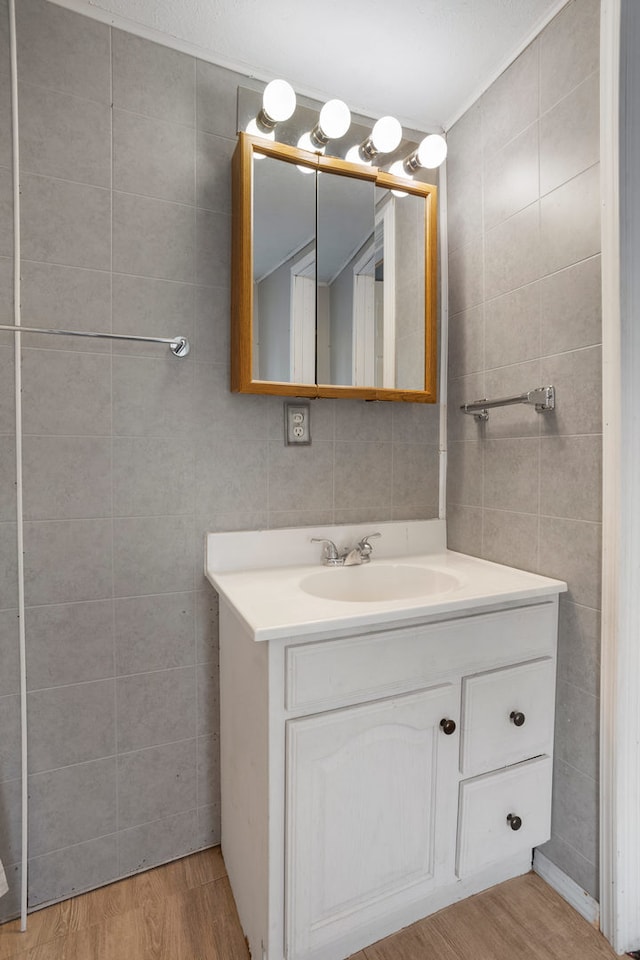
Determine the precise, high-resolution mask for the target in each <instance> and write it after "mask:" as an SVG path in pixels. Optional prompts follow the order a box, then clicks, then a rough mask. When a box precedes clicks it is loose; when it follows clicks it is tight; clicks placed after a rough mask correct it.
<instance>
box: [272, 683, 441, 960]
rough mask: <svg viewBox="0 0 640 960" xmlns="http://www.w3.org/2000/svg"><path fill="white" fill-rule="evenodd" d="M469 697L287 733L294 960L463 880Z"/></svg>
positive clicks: (405, 701)
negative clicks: (449, 722) (460, 716)
mask: <svg viewBox="0 0 640 960" xmlns="http://www.w3.org/2000/svg"><path fill="white" fill-rule="evenodd" d="M458 702H459V687H457V686H453V685H451V684H443V685H441V686H438V687H432V688H431V689H428V690H424V691H421V692H420V693H413V694H408V695H406V696H400V697H394V698H392V699H388V700H381V701H377V702H375V703H367V704H363V705H361V706H357V707H350V708H348V709H344V710H335V711H332V712H330V713H325V714H320V715H316V716H312V717H305V718H304V719H300V720H290V721H289V722H288V724H287V850H286V864H287V884H286V886H287V889H286V898H285V902H286V928H287V958H288V960H301V958H304V957H310V956H322V955H323V948H324V947H325V946H328V945H329V944H331V943H332V942H334V941H338V940H340V938H341V936H343V935H345V934H346V933H347V932H351V933H352V932H353V931H354V930H358V929H363V930H365V929H366V926H367V923H369V922H370V921H371V920H373V919H375V918H377V917H380V916H381V915H382V914H384V913H391V912H393V911H394V910H396V909H398V908H399V907H401V906H403V905H405V904H407V903H412V902H415V901H416V900H418V899H420V898H422V897H424V896H425V895H426V894H428V893H429V892H430V891H431V890H432V889H433V888H434V886H435V885H436V884H437V883H439V882H442V879H443V878H445V877H451V879H453V866H454V864H453V849H454V846H455V841H454V838H455V829H456V823H455V816H456V811H455V807H456V766H457V751H458V731H457V730H456V731H455V733H454V734H452V735H449V736H447V735H445V734H444V733H443V731H442V729H441V728H440V720H441V719H443V718H445V717H446V718H452V717H453V718H455V719H456V720H457V716H456V714H457V705H458Z"/></svg>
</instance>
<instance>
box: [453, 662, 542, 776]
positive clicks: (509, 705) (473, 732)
mask: <svg viewBox="0 0 640 960" xmlns="http://www.w3.org/2000/svg"><path fill="white" fill-rule="evenodd" d="M555 670H556V666H555V662H554V660H552V659H551V658H550V657H545V658H542V659H539V660H534V661H532V662H530V663H522V664H519V665H518V666H514V667H504V668H502V669H501V670H492V671H489V672H487V673H480V674H477V675H476V676H472V677H465V679H464V680H463V681H462V738H461V739H462V742H461V748H462V749H461V766H460V769H461V772H462V773H463V774H464V775H465V776H474V775H475V774H478V773H486V772H487V771H488V770H494V769H496V768H497V767H504V766H507V765H508V764H511V763H517V762H518V761H520V760H527V759H528V758H529V757H535V756H538V755H539V754H541V753H548V752H550V751H551V749H552V746H553V717H554V686H555Z"/></svg>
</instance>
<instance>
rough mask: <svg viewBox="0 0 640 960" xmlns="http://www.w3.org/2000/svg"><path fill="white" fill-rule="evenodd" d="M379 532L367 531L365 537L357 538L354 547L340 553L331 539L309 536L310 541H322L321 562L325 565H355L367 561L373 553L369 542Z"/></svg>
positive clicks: (377, 535)
mask: <svg viewBox="0 0 640 960" xmlns="http://www.w3.org/2000/svg"><path fill="white" fill-rule="evenodd" d="M380 536H382V534H380V533H368V534H367V535H366V537H362V539H361V540H358V542H357V543H356V545H355V547H353V548H352V549H351V550H344V551H343V552H342V553H341V552H340V551H339V550H338V548H337V547H336V545H335V543H334V542H333V540H328V539H327V538H326V537H311V542H312V543H324V549H323V551H322V562H323V563H324V565H325V566H327V567H355V566H360V564H362V563H369V561H370V560H371V554H372V553H373V545H372V544H371V543H370V542H369V541H370V540H372V539H373V538H374V537H380Z"/></svg>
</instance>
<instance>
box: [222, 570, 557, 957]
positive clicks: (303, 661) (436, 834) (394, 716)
mask: <svg viewBox="0 0 640 960" xmlns="http://www.w3.org/2000/svg"><path fill="white" fill-rule="evenodd" d="M478 562H479V561H478ZM557 608H558V599H557V592H556V594H555V595H549V596H544V597H541V598H540V597H538V598H536V599H533V600H527V599H524V600H523V599H519V600H517V601H512V602H511V603H502V604H497V605H496V606H495V608H494V609H489V610H487V609H486V605H485V606H484V607H482V606H477V607H476V608H474V607H473V605H469V606H468V607H467V608H466V609H464V610H463V611H459V612H458V613H452V612H447V613H445V614H436V615H431V616H429V615H422V616H420V617H416V618H415V620H413V621H411V622H410V623H408V624H406V625H400V624H395V623H393V622H392V621H391V622H387V623H385V624H383V625H382V626H376V627H373V626H372V627H368V628H364V629H362V628H361V629H356V630H354V629H349V628H345V627H344V626H341V627H340V628H338V629H334V630H333V631H332V630H331V629H330V628H329V627H327V629H326V630H324V632H318V630H317V629H316V630H315V631H314V632H313V633H312V634H311V635H309V634H304V633H300V634H299V635H296V633H295V632H292V634H291V635H290V636H286V637H281V638H277V639H271V640H267V641H263V642H259V641H257V640H256V639H255V637H254V635H252V632H251V629H250V628H249V627H248V626H247V623H246V621H245V620H243V619H242V617H241V616H240V615H239V614H238V612H237V611H236V610H235V608H234V607H233V606H232V605H231V604H230V603H229V602H228V601H227V600H226V599H225V598H224V596H221V626H220V638H221V641H220V643H221V646H220V682H221V762H222V771H221V775H222V849H223V854H224V857H225V862H226V865H227V870H228V873H229V878H230V881H231V885H232V889H233V891H234V895H235V898H236V903H237V906H238V912H239V915H240V920H241V923H242V925H243V928H244V931H245V934H246V936H247V938H248V942H249V945H250V949H251V953H252V957H253V960H283V958H284V960H343V958H345V957H348V956H349V955H350V954H351V953H354V952H356V951H357V950H359V949H360V948H362V947H363V946H366V945H367V944H370V943H373V942H375V941H376V940H377V939H380V938H381V937H383V936H386V935H388V934H389V933H391V932H393V931H395V930H397V929H400V928H401V927H402V926H405V925H407V924H408V923H411V922H413V921H414V920H416V919H419V918H420V917H424V916H426V915H428V914H429V913H432V912H434V911H435V910H439V909H441V908H442V907H444V906H446V905H447V904H450V903H452V902H454V901H456V900H459V899H462V898H463V897H466V896H468V895H470V894H472V893H476V892H478V891H479V890H482V889H485V888H486V887H488V886H491V885H493V884H495V883H498V882H501V881H502V880H505V879H508V878H510V877H513V876H516V875H518V874H521V873H524V872H526V871H527V870H529V869H530V866H531V850H532V847H533V846H536V845H538V844H540V843H542V842H544V841H545V840H547V839H548V837H549V830H550V810H551V767H552V747H553V708H554V688H555V667H556V633H557Z"/></svg>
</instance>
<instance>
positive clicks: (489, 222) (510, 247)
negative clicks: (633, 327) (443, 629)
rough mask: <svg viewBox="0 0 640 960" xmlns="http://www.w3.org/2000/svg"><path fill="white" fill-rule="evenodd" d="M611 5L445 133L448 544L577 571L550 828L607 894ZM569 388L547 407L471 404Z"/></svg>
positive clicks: (568, 613) (522, 64)
mask: <svg viewBox="0 0 640 960" xmlns="http://www.w3.org/2000/svg"><path fill="white" fill-rule="evenodd" d="M599 7H600V4H599V2H598V0H572V2H570V3H569V4H567V6H566V7H564V8H563V10H562V11H561V13H559V14H558V16H557V17H556V18H555V19H554V20H553V21H552V22H551V23H550V24H549V26H548V27H547V28H546V29H545V30H544V31H543V32H542V33H541V34H540V36H539V37H538V38H537V39H536V40H535V42H534V43H532V44H531V46H529V47H528V48H527V49H526V50H525V51H524V53H523V54H522V55H521V56H520V57H519V58H518V59H517V60H516V61H515V63H514V64H512V66H511V67H509V69H508V70H506V71H505V73H504V74H502V76H501V77H500V78H499V79H498V80H497V81H496V82H495V83H494V84H493V86H492V87H490V89H489V90H488V91H487V92H486V93H485V94H484V95H483V96H482V97H481V99H480V100H479V101H478V102H477V103H476V104H475V105H474V106H473V107H472V108H471V109H470V110H469V111H468V112H467V113H466V114H465V115H464V116H463V117H462V118H461V119H460V120H459V121H458V123H456V124H455V126H454V127H453V129H452V130H451V132H450V134H449V160H448V190H449V198H448V199H449V240H450V250H449V266H450V277H449V282H450V307H451V319H450V349H449V374H450V377H451V380H450V394H449V441H450V444H449V471H448V504H449V505H448V516H449V525H448V527H449V529H448V532H449V546H450V548H452V549H454V550H461V551H463V552H466V553H472V554H476V555H477V556H481V557H486V558H487V559H489V560H495V561H498V562H501V563H506V564H510V565H514V566H518V567H523V568H525V569H528V570H533V571H535V572H538V573H543V574H547V575H549V576H552V577H558V578H560V579H562V580H566V581H567V582H568V584H569V592H568V594H566V595H565V596H564V597H563V598H562V600H561V613H560V630H559V667H558V698H557V714H556V762H555V786H554V801H553V824H552V839H551V841H550V842H549V843H548V844H546V845H545V846H544V847H543V848H542V849H543V852H544V853H545V854H546V856H548V857H549V858H550V859H551V860H553V861H554V862H555V863H557V864H558V865H559V866H560V867H561V869H563V870H564V871H565V872H566V873H568V874H569V876H571V877H572V878H573V879H574V880H576V881H577V882H578V883H579V884H580V885H581V886H582V887H583V888H584V889H585V890H587V891H588V892H589V893H590V894H591V895H592V896H594V897H596V898H598V880H597V838H598V809H597V802H598V801H597V797H598V783H597V781H598V706H599V704H598V693H599V639H600V622H599V621H600V615H599V608H600V555H601V537H600V531H601V525H600V520H601V502H600V496H601V492H600V488H601V439H602V438H601V432H602V426H601V396H600V393H601V388H600V382H601V349H600V342H601V317H600V257H599V251H600V225H599V181H598V176H599V169H598V160H599V142H598V124H599V115H598V54H599V46H598V44H599ZM549 383H552V384H554V385H555V386H556V388H557V404H558V407H557V411H556V413H555V415H551V416H549V417H546V416H539V415H537V414H536V413H535V412H534V411H533V409H532V408H529V407H511V408H504V409H500V410H495V411H492V412H491V413H490V419H489V421H488V423H487V424H486V425H484V426H480V425H478V424H476V422H475V421H474V420H473V418H471V417H469V416H465V415H463V414H461V413H460V411H459V409H458V407H459V404H460V403H462V402H464V401H468V400H473V399H477V398H479V397H484V396H486V397H499V396H505V395H508V394H512V393H521V392H523V391H524V390H529V389H532V388H533V387H537V386H539V385H541V384H549Z"/></svg>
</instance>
